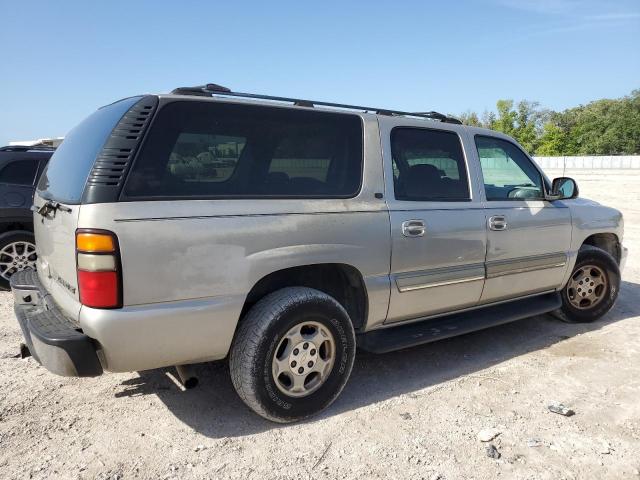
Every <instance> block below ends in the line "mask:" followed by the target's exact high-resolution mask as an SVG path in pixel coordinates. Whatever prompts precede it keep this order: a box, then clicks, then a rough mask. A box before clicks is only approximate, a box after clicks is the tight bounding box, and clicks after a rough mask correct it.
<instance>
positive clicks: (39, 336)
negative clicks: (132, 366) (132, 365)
mask: <svg viewBox="0 0 640 480" xmlns="http://www.w3.org/2000/svg"><path fill="white" fill-rule="evenodd" d="M11 290H12V291H13V298H14V310H15V314H16V318H17V319H18V323H19V324H20V328H21V329H22V335H23V336H24V340H25V343H26V344H27V346H28V347H29V351H30V352H31V354H32V355H33V358H34V359H36V360H37V361H38V363H40V364H41V365H42V366H44V367H45V368H46V369H47V370H49V371H50V372H52V373H55V374H57V375H63V376H65V377H95V376H97V375H100V374H101V373H102V365H101V364H100V361H99V360H98V356H97V354H96V343H95V341H94V340H93V339H92V338H90V337H88V336H87V335H85V334H83V333H82V332H81V331H80V329H79V327H78V326H77V325H75V324H74V323H73V322H72V321H71V320H70V319H68V318H67V317H65V316H64V315H63V313H62V312H61V311H60V308H59V307H58V306H57V305H56V304H55V302H54V301H53V300H52V298H51V296H50V295H49V294H48V293H47V292H46V290H45V289H44V288H43V287H42V285H41V284H40V281H39V280H38V274H37V273H36V272H35V271H33V270H25V271H22V272H17V273H16V274H15V275H13V276H12V277H11Z"/></svg>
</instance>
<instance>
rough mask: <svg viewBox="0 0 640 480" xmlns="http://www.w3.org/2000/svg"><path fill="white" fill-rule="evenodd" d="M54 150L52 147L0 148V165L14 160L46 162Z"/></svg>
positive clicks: (17, 146)
mask: <svg viewBox="0 0 640 480" xmlns="http://www.w3.org/2000/svg"><path fill="white" fill-rule="evenodd" d="M55 151H56V149H55V148H53V147H42V146H33V147H31V146H25V145H9V146H6V147H0V164H4V163H5V162H8V161H14V160H48V159H49V158H51V155H53V152H55Z"/></svg>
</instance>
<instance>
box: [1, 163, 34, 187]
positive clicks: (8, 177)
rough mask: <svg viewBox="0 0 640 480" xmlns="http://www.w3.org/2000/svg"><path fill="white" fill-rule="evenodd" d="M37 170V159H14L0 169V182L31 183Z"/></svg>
mask: <svg viewBox="0 0 640 480" xmlns="http://www.w3.org/2000/svg"><path fill="white" fill-rule="evenodd" d="M37 171H38V161H37V160H16V161H13V162H11V163H9V164H7V165H5V166H4V167H3V168H2V170H0V183H10V184H13V185H33V182H34V181H35V179H36V172H37Z"/></svg>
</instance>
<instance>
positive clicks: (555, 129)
mask: <svg viewBox="0 0 640 480" xmlns="http://www.w3.org/2000/svg"><path fill="white" fill-rule="evenodd" d="M566 141H567V135H566V133H565V132H564V130H562V129H561V128H560V127H559V126H558V125H556V124H555V123H552V122H547V123H545V124H544V127H543V129H542V137H541V138H540V143H539V145H538V148H537V149H536V152H535V153H536V154H537V155H543V156H547V157H554V156H561V155H564V152H565V151H566V147H565V144H566Z"/></svg>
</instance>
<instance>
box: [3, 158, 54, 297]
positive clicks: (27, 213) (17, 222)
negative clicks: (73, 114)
mask: <svg viewBox="0 0 640 480" xmlns="http://www.w3.org/2000/svg"><path fill="white" fill-rule="evenodd" d="M54 151H55V148H53V147H46V146H32V147H30V146H8V147H1V148H0V288H9V278H10V277H11V275H13V274H14V273H15V272H17V271H19V270H24V269H25V268H32V267H34V266H35V260H36V247H35V240H34V238H33V214H32V212H31V205H32V204H33V192H34V190H35V185H36V183H37V181H38V178H39V177H40V174H41V173H42V171H43V170H44V167H45V165H46V164H47V162H48V161H49V159H50V158H51V155H53V152H54Z"/></svg>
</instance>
